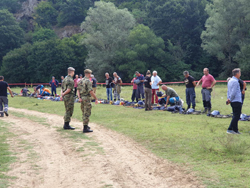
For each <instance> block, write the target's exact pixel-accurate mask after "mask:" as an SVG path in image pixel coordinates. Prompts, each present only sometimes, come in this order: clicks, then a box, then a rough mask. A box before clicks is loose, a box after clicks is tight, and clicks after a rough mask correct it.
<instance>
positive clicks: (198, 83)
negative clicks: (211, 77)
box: [196, 79, 201, 87]
mask: <svg viewBox="0 0 250 188" xmlns="http://www.w3.org/2000/svg"><path fill="white" fill-rule="evenodd" d="M200 83H201V79H200V80H199V81H198V82H197V85H196V87H198V86H199V85H200Z"/></svg>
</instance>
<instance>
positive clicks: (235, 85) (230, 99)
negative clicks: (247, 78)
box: [227, 69, 242, 134]
mask: <svg viewBox="0 0 250 188" xmlns="http://www.w3.org/2000/svg"><path fill="white" fill-rule="evenodd" d="M232 72H233V77H232V79H230V80H229V82H228V84H227V87H228V91H227V105H228V104H231V107H232V109H233V118H232V121H231V123H230V125H229V127H228V130H227V133H228V134H241V133H240V132H239V130H238V121H239V119H240V115H241V109H242V96H241V94H242V92H241V89H240V83H239V79H240V76H241V70H240V69H234V70H233V71H232Z"/></svg>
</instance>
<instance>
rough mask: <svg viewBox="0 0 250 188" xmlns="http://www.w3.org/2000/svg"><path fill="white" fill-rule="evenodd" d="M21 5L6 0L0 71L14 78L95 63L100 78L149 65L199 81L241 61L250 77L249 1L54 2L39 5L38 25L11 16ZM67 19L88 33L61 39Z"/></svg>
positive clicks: (32, 78) (168, 77) (39, 78)
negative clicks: (30, 25) (204, 74)
mask: <svg viewBox="0 0 250 188" xmlns="http://www.w3.org/2000/svg"><path fill="white" fill-rule="evenodd" d="M22 1H24V0H22ZM7 3H8V4H7ZM20 3H21V1H18V0H8V1H5V0H4V1H2V3H0V9H2V10H0V35H1V36H0V65H1V70H0V73H1V74H3V75H4V76H5V78H6V79H7V80H8V81H9V82H44V81H48V79H50V77H51V76H52V75H53V76H56V77H59V76H61V75H65V74H66V72H65V70H66V68H67V66H74V67H75V68H76V69H77V71H79V73H82V71H83V69H84V68H86V67H87V68H90V69H92V70H93V71H94V73H95V76H96V77H97V78H98V80H100V81H102V80H103V79H104V74H105V72H109V73H112V72H113V71H116V72H118V74H119V75H120V76H121V77H122V78H123V80H124V81H125V82H126V81H129V80H131V77H132V76H133V74H134V72H135V71H136V70H138V71H140V72H142V73H145V72H146V71H147V70H148V69H149V70H157V71H158V74H159V75H160V76H161V77H162V79H163V80H165V81H179V80H182V77H183V76H182V72H183V71H184V70H189V71H190V73H191V74H192V75H193V76H194V77H195V78H197V79H199V78H200V77H201V75H202V69H203V68H204V67H208V68H209V69H210V72H211V73H212V74H213V75H214V76H215V77H217V78H218V79H226V78H227V77H228V76H231V70H232V69H233V68H235V67H240V68H242V69H243V71H242V73H243V78H244V79H249V78H250V76H249V75H248V70H249V69H250V64H249V63H248V62H249V57H250V40H249V39H250V33H249V31H250V30H249V27H250V8H249V7H250V6H249V5H250V1H248V0H167V1H166V0H139V1H138V0H103V1H91V0H48V1H42V2H40V3H39V4H38V6H37V7H36V9H35V13H34V15H33V18H34V28H35V29H34V30H33V31H29V30H27V23H25V20H22V21H21V22H17V21H16V20H15V18H14V16H13V13H15V12H17V11H18V5H20ZM12 6H13V7H12ZM65 25H79V26H80V27H81V30H82V33H79V34H77V35H74V36H72V37H70V38H64V39H59V38H58V37H57V36H56V34H55V32H54V30H53V27H54V26H57V27H62V26H65Z"/></svg>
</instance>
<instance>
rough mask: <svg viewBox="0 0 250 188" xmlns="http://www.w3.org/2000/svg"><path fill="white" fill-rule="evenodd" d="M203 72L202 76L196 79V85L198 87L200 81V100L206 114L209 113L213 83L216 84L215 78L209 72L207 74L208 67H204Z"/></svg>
mask: <svg viewBox="0 0 250 188" xmlns="http://www.w3.org/2000/svg"><path fill="white" fill-rule="evenodd" d="M203 73H204V76H202V78H201V79H200V80H199V81H198V83H197V85H196V87H198V86H199V85H200V83H202V90H201V94H202V100H203V106H204V111H203V113H207V115H210V114H211V108H212V104H211V93H212V91H213V87H214V85H215V84H216V80H215V79H214V77H213V76H212V75H211V74H209V69H208V68H204V69H203Z"/></svg>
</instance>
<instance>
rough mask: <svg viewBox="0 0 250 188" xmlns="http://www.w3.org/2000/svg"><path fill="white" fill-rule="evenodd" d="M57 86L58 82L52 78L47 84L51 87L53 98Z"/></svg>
mask: <svg viewBox="0 0 250 188" xmlns="http://www.w3.org/2000/svg"><path fill="white" fill-rule="evenodd" d="M58 84H59V83H58V81H57V80H56V79H55V77H54V76H52V79H51V81H50V83H49V86H50V87H51V92H52V94H51V95H52V96H54V93H55V95H56V88H57V87H58Z"/></svg>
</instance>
